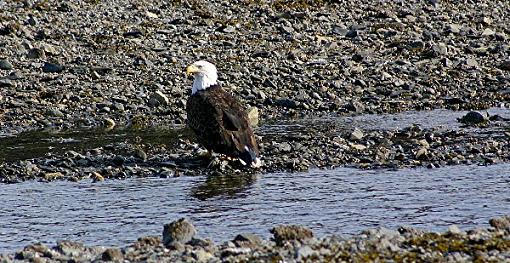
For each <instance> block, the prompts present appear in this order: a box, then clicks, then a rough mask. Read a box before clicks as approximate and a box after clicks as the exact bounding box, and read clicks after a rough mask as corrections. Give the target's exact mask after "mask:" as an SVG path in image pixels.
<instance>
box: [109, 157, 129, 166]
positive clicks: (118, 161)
mask: <svg viewBox="0 0 510 263" xmlns="http://www.w3.org/2000/svg"><path fill="white" fill-rule="evenodd" d="M125 161H126V158H124V156H122V155H117V156H115V157H114V158H113V160H112V162H113V163H114V164H115V165H118V166H120V165H123V164H124V162H125Z"/></svg>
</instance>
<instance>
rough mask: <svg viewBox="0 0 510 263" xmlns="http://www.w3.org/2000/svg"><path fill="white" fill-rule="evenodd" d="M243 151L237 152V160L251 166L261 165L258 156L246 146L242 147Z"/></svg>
mask: <svg viewBox="0 0 510 263" xmlns="http://www.w3.org/2000/svg"><path fill="white" fill-rule="evenodd" d="M244 149H245V151H244V152H241V154H239V160H240V161H241V162H242V163H243V164H244V165H246V166H251V167H253V168H258V167H260V165H261V162H260V158H259V157H258V156H257V153H255V151H254V150H253V149H251V148H249V147H248V146H245V147H244Z"/></svg>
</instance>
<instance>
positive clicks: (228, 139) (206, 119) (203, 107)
mask: <svg viewBox="0 0 510 263" xmlns="http://www.w3.org/2000/svg"><path fill="white" fill-rule="evenodd" d="M186 112H187V115H188V119H187V123H188V126H189V127H190V128H191V129H192V130H193V131H194V132H195V135H196V137H197V139H198V142H199V143H200V144H202V145H203V146H204V147H205V148H206V149H207V150H209V151H213V152H216V153H221V154H224V155H227V156H230V157H238V158H240V159H241V160H243V161H244V162H246V163H247V164H250V163H252V162H253V161H254V160H255V158H256V157H258V156H259V148H258V145H257V142H256V141H255V136H254V134H253V130H252V129H251V127H250V124H249V122H248V116H247V114H246V111H245V109H244V108H243V106H242V105H241V104H240V103H239V102H238V101H237V100H236V99H234V97H233V96H232V95H230V94H229V93H227V92H225V90H223V89H222V88H221V87H220V86H219V85H213V86H211V87H209V88H207V89H206V90H200V91H198V92H196V93H195V94H192V95H191V96H190V97H189V99H188V101H187V104H186Z"/></svg>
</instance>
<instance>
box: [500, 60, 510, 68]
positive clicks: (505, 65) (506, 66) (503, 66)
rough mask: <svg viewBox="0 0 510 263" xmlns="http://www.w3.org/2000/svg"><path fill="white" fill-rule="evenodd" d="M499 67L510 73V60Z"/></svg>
mask: <svg viewBox="0 0 510 263" xmlns="http://www.w3.org/2000/svg"><path fill="white" fill-rule="evenodd" d="M499 67H500V68H501V69H503V70H508V71H510V59H507V60H505V61H503V62H501V64H500V65H499Z"/></svg>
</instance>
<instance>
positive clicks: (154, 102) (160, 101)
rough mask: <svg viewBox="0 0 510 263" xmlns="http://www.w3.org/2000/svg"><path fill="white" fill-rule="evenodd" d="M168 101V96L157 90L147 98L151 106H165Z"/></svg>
mask: <svg viewBox="0 0 510 263" xmlns="http://www.w3.org/2000/svg"><path fill="white" fill-rule="evenodd" d="M168 102H169V100H168V97H167V96H166V95H165V94H163V92H161V91H159V90H158V91H156V92H154V93H153V94H151V96H150V98H149V105H150V106H151V107H157V106H160V105H162V106H165V105H168Z"/></svg>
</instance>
